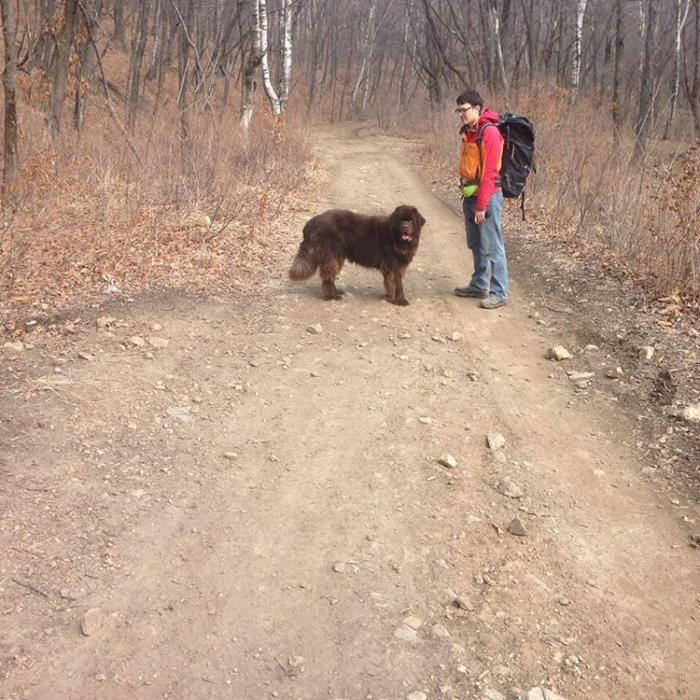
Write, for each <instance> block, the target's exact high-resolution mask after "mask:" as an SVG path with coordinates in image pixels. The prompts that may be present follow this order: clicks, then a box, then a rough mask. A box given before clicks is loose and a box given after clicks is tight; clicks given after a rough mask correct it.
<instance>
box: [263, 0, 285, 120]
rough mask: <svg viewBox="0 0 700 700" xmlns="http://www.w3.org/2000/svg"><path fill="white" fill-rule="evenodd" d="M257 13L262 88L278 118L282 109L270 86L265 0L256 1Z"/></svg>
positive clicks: (271, 85) (273, 88)
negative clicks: (258, 16)
mask: <svg viewBox="0 0 700 700" xmlns="http://www.w3.org/2000/svg"><path fill="white" fill-rule="evenodd" d="M258 3H259V4H258V13H259V15H260V52H261V54H262V57H261V67H262V76H263V86H264V87H265V93H266V94H267V98H268V99H269V100H270V104H271V105H272V111H273V112H274V114H275V116H278V115H279V114H280V113H281V112H282V107H281V106H280V98H279V97H277V92H276V91H275V87H274V85H273V84H272V79H271V77H270V60H269V51H268V45H269V37H268V33H267V31H268V30H267V25H268V17H267V0H258Z"/></svg>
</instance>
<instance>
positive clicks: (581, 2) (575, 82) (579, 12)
mask: <svg viewBox="0 0 700 700" xmlns="http://www.w3.org/2000/svg"><path fill="white" fill-rule="evenodd" d="M587 4H588V0H578V2H577V3H576V31H575V34H574V60H573V64H572V66H571V97H572V100H575V99H576V96H577V95H578V88H579V82H580V80H581V54H582V48H581V47H582V46H583V41H582V38H583V18H584V16H585V14H586V5H587Z"/></svg>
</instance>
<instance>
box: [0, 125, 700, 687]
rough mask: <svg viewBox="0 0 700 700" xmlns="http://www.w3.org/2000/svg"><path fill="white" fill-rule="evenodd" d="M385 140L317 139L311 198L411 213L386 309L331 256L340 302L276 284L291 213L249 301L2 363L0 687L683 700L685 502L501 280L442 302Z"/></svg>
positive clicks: (400, 172)
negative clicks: (324, 180) (525, 693)
mask: <svg viewBox="0 0 700 700" xmlns="http://www.w3.org/2000/svg"><path fill="white" fill-rule="evenodd" d="M405 148H406V145H405V143H404V142H402V141H400V140H394V139H391V138H388V137H381V136H377V135H374V134H373V133H372V132H370V131H362V130H358V129H352V128H349V127H343V128H342V129H341V128H338V129H337V130H335V131H332V132H327V133H326V134H325V135H324V136H323V138H322V139H321V140H320V142H319V149H318V152H319V155H320V157H322V158H323V159H324V160H325V164H326V166H327V168H328V172H329V185H328V191H327V193H326V194H327V201H326V202H325V203H324V205H325V204H327V205H329V206H341V207H349V208H354V209H358V210H364V211H367V210H370V211H372V210H375V211H377V210H381V211H387V210H390V209H392V208H393V207H394V206H396V205H397V204H399V203H411V204H415V205H416V206H418V207H419V209H420V210H421V212H422V213H423V214H424V216H425V217H426V218H427V220H428V225H427V226H426V229H425V232H424V238H423V242H422V245H421V248H420V250H419V252H418V255H417V257H416V260H415V262H414V264H413V265H412V266H411V268H409V271H408V274H407V278H406V294H407V297H408V299H409V300H410V302H411V305H410V306H409V307H406V308H398V307H394V306H391V305H389V304H387V303H386V302H384V301H383V300H382V293H383V289H382V285H381V277H380V275H379V274H378V273H373V272H370V271H365V270H361V269H359V268H356V267H353V266H349V267H348V268H346V269H345V271H344V274H343V278H344V279H343V280H342V281H341V285H342V286H344V287H345V289H346V290H347V292H348V294H347V296H346V297H345V299H344V300H343V301H341V302H333V303H325V302H322V301H321V300H320V299H319V298H318V293H319V284H318V280H317V279H316V280H313V281H312V282H309V283H308V284H303V285H300V286H296V285H292V284H291V283H289V282H288V281H287V280H286V279H285V278H284V272H285V270H286V266H287V265H288V264H289V261H290V260H291V254H292V251H293V250H294V248H295V246H296V244H297V243H298V240H299V237H300V230H301V222H302V221H303V218H304V217H305V216H307V215H310V213H311V212H308V213H306V214H303V215H300V219H299V221H298V222H294V226H293V227H292V228H293V230H292V231H290V242H289V248H288V250H286V251H285V252H284V254H283V256H282V259H281V260H280V267H279V270H276V271H274V273H275V274H274V277H273V279H272V282H271V284H270V285H269V286H268V287H265V288H264V289H262V290H261V293H260V295H259V296H257V297H255V298H250V299H241V300H237V301H235V302H229V301H225V300H222V299H217V298H212V299H209V300H205V301H195V300H192V299H187V298H184V299H183V298H177V297H174V298H172V299H170V300H169V301H168V302H167V304H166V303H162V304H156V305H154V304H152V303H149V302H143V303H140V304H139V303H137V304H134V305H132V306H130V307H128V308H127V309H126V310H122V311H121V312H119V313H116V312H113V315H115V316H116V317H118V318H119V319H120V320H123V323H122V324H115V325H112V326H110V328H109V329H107V330H100V331H96V332H95V333H91V334H89V335H85V336H82V337H80V338H77V339H74V340H72V341H71V344H70V345H69V346H67V347H66V348H65V349H64V350H61V349H60V348H54V351H53V354H51V353H48V352H47V353H46V355H45V356H43V357H40V356H39V355H36V354H35V355H34V356H33V357H34V360H35V362H36V361H37V357H39V359H40V360H41V362H43V363H44V364H43V365H42V364H40V365H39V367H38V368H37V369H36V370H35V371H34V372H33V375H32V376H31V377H23V376H22V372H21V370H22V364H21V363H22V362H28V360H27V359H26V358H22V359H21V360H20V359H18V360H17V361H16V363H15V364H16V367H15V371H16V373H17V376H18V380H17V382H18V383H17V384H16V385H15V386H13V387H10V390H8V391H7V392H6V393H5V396H4V398H2V399H1V400H2V401H3V406H4V408H5V410H7V411H8V412H9V414H8V415H6V416H5V418H4V421H3V423H2V430H3V433H0V437H1V438H3V439H5V440H6V446H7V449H5V450H4V454H2V455H1V456H0V551H1V557H0V698H2V700H10V699H15V698H31V699H32V700H35V699H36V700H38V699H40V698H41V699H47V700H48V699H52V700H54V699H56V698H70V699H76V700H77V699H83V698H101V699H105V700H107V699H115V700H116V699H122V698H144V699H150V698H188V699H194V698H246V699H247V698H254V699H257V698H267V697H279V698H300V699H301V698H311V699H313V698H336V699H340V698H348V699H355V698H363V699H366V698H375V699H379V698H392V699H393V698H404V697H406V696H408V695H409V694H410V693H411V692H413V691H423V692H424V693H425V694H426V696H427V697H428V698H440V697H447V698H499V697H501V696H499V695H498V693H502V694H503V696H504V697H506V698H509V699H510V698H512V697H514V695H515V694H516V693H517V692H519V690H518V689H521V690H525V689H529V688H531V687H533V686H539V685H543V686H547V687H549V688H551V689H553V690H556V691H557V692H558V693H560V694H561V695H562V696H564V697H566V698H568V699H569V700H579V699H583V698H586V699H588V698H596V699H597V698H601V699H602V698H606V699H607V698H615V699H616V700H623V699H630V700H632V699H634V700H639V699H640V698H659V699H661V698H689V699H694V698H698V697H700V694H699V693H700V691H698V688H699V687H700V664H698V663H697V649H698V646H697V644H698V639H700V623H699V622H698V615H699V613H700V610H699V602H700V598H699V595H700V593H699V584H700V572H699V567H698V552H697V551H696V550H693V549H691V548H690V547H688V546H687V539H688V534H689V532H690V531H689V530H688V529H687V528H688V527H689V526H688V525H686V524H685V523H684V518H685V522H691V523H692V522H693V520H694V519H696V518H697V516H698V513H697V508H696V507H695V506H693V505H692V504H689V503H683V502H677V503H676V504H675V505H674V504H672V503H670V502H669V499H668V497H666V496H661V495H657V494H656V493H655V490H654V487H653V483H650V482H649V480H648V479H646V478H645V477H644V476H643V475H642V473H641V464H640V463H639V459H638V456H637V453H636V451H635V447H634V444H633V438H632V437H631V435H632V429H631V426H632V424H633V422H634V419H635V417H634V416H626V415H624V414H623V413H622V411H621V410H620V408H619V407H618V406H616V405H615V404H610V405H606V404H605V403H604V402H603V401H602V399H597V398H594V397H591V396H588V395H584V394H580V393H576V392H575V390H574V386H573V384H572V383H571V382H570V381H569V379H568V378H567V377H566V375H565V374H564V372H563V370H562V369H561V367H560V366H557V365H556V364H555V363H553V362H551V361H548V360H545V359H544V352H545V350H546V349H547V347H549V346H550V345H552V344H555V343H554V342H553V341H555V340H556V338H553V335H552V333H550V332H548V331H547V328H546V327H544V326H541V325H537V324H536V322H535V321H534V320H533V319H532V318H530V317H529V316H528V301H527V299H523V298H521V297H520V294H519V290H518V285H517V280H516V284H515V285H514V289H513V298H512V302H511V303H510V304H509V305H508V306H506V307H504V308H503V309H499V310H498V311H496V312H493V311H492V312H486V311H483V310H481V309H479V308H477V306H476V303H474V302H473V301H470V300H464V299H457V298H456V297H454V296H453V295H452V288H453V287H454V286H455V285H456V284H458V283H460V284H461V283H464V282H465V281H466V273H465V271H466V270H467V267H468V262H467V251H466V249H465V246H464V243H463V228H462V226H463V225H462V222H461V220H460V219H459V217H458V216H456V215H455V213H454V212H453V211H451V210H450V209H449V208H448V207H446V206H445V205H444V204H442V203H441V202H440V201H439V200H438V199H436V198H435V197H434V196H433V195H432V194H431V192H430V191H429V188H428V187H427V185H426V183H425V182H423V181H422V180H421V179H420V178H419V177H418V176H417V175H415V174H414V173H413V171H412V170H411V168H410V167H409V165H408V164H407V161H406V160H405V159H404V157H403V151H404V150H405ZM154 324H159V325H160V326H162V328H158V326H155V330H153V328H154ZM315 324H320V326H321V332H320V333H312V332H309V330H308V329H309V327H311V326H313V325H315ZM453 334H454V335H453ZM134 336H139V337H143V338H147V337H149V336H157V337H160V338H165V339H167V340H168V344H167V347H158V348H154V347H152V346H150V345H149V344H148V341H146V347H139V346H138V345H134V344H133V342H131V341H130V340H129V339H130V338H133V337H134ZM156 344H158V343H156ZM78 351H84V352H87V353H90V355H92V356H94V359H93V360H91V361H86V360H83V359H80V358H79V357H78V356H77V352H78ZM32 352H34V353H38V352H39V351H38V350H34V351H30V353H28V354H29V355H30V356H31V353H32ZM572 366H573V365H572ZM55 367H59V369H60V370H61V371H60V373H58V372H55V370H54V368H55ZM46 389H48V390H46ZM493 432H498V433H502V434H503V435H504V437H505V439H506V444H505V446H504V447H503V448H501V449H499V450H495V451H493V450H489V449H488V448H487V447H486V444H485V436H486V435H487V434H488V433H493ZM448 453H449V454H451V455H453V456H454V457H455V458H456V459H457V461H458V465H457V467H455V468H453V469H448V468H446V467H444V466H441V465H440V464H438V463H437V459H438V458H440V457H443V456H444V455H446V454H448ZM500 480H505V481H508V482H510V483H511V488H513V489H518V488H519V489H521V490H522V492H523V495H522V496H521V497H520V498H511V497H508V496H504V495H501V493H499V492H498V491H497V490H496V489H495V488H494V485H495V484H496V483H497V482H498V481H500ZM514 495H515V494H514ZM515 517H518V518H519V519H520V521H521V523H522V525H523V526H524V528H525V531H526V535H525V536H524V537H518V536H513V535H511V534H509V533H508V532H507V531H506V528H507V527H508V524H509V523H510V522H511V520H512V519H513V518H515ZM695 522H697V520H695ZM450 591H453V592H456V593H458V594H460V595H461V596H462V598H463V600H462V602H463V608H458V607H456V606H455V605H454V604H453V598H454V596H453V595H452V593H450ZM92 609H98V610H99V612H93V613H91V614H90V619H89V620H88V624H89V623H90V622H91V619H92V617H94V618H95V620H96V624H95V626H94V629H93V630H89V629H88V630H87V631H89V632H91V634H89V636H86V635H84V634H82V633H81V631H80V624H81V621H83V619H84V616H85V614H86V612H87V611H88V610H92ZM415 697H418V696H415Z"/></svg>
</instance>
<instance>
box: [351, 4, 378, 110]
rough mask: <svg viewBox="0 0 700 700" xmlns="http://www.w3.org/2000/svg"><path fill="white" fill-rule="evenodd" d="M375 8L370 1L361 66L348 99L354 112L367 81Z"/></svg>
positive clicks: (371, 51)
mask: <svg viewBox="0 0 700 700" xmlns="http://www.w3.org/2000/svg"><path fill="white" fill-rule="evenodd" d="M376 8H377V3H376V0H373V1H372V4H371V6H370V8H369V18H368V20H367V33H366V34H365V41H364V45H363V48H362V65H361V66H360V73H359V74H358V76H357V82H356V83H355V87H354V89H353V91H352V97H351V98H350V111H351V112H354V111H355V104H356V102H357V96H358V94H359V92H360V88H361V87H362V85H363V83H364V81H365V80H367V75H368V73H369V66H370V62H371V60H372V53H373V50H374V41H373V35H374V13H375V10H376Z"/></svg>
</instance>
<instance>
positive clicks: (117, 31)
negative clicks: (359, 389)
mask: <svg viewBox="0 0 700 700" xmlns="http://www.w3.org/2000/svg"><path fill="white" fill-rule="evenodd" d="M112 40H113V41H114V43H116V44H119V46H121V47H122V48H123V49H125V48H126V24H125V22H124V1H123V0H114V33H113V34H112Z"/></svg>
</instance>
